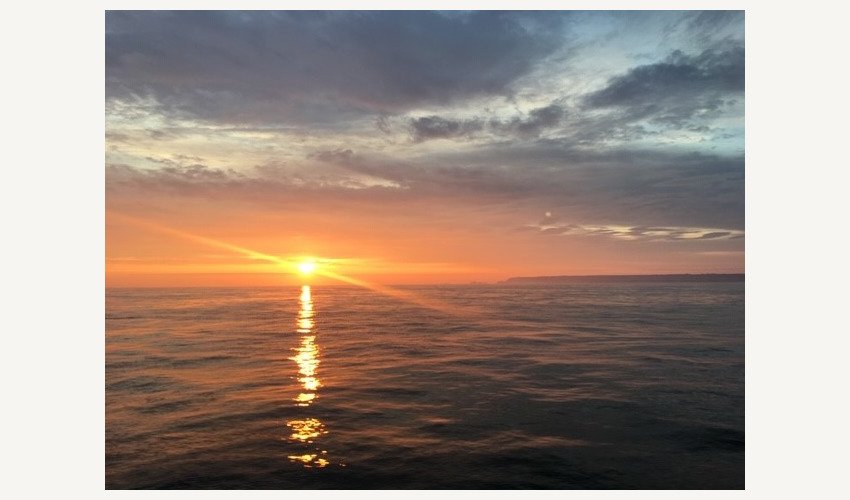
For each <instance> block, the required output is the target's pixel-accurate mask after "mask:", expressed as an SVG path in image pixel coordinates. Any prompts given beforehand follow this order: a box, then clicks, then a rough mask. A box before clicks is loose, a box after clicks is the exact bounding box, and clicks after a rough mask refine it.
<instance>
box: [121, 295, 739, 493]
mask: <svg viewBox="0 0 850 500" xmlns="http://www.w3.org/2000/svg"><path fill="white" fill-rule="evenodd" d="M404 291H405V294H406V297H403V298H409V297H415V298H417V301H416V303H414V302H410V301H409V300H403V298H398V297H392V296H387V295H385V294H381V293H377V292H373V291H370V290H366V289H361V288H354V287H322V286H313V287H306V286H305V287H282V288H255V289H235V288H229V289H225V288H221V289H203V288H187V289H108V290H107V292H106V339H105V341H106V436H105V439H106V471H105V476H106V487H107V488H109V489H137V488H154V489H166V488H190V489H200V488H216V489H229V488H237V489H277V488H280V489H300V488H332V489H355V488H358V489H359V488H369V489H385V488H392V489H442V488H452V489H472V488H474V489H503V488H534V489H538V488H540V489H543V488H546V489H553V488H554V489H740V488H743V487H744V284H743V283H668V284H665V283H647V284H641V283H628V284H617V283H605V284H567V285H545V286H541V285H525V286H504V285H480V286H478V285H475V286H473V285H470V286H417V287H405V288H404ZM423 303H426V304H438V305H439V307H435V308H426V307H422V306H421V305H420V304H423Z"/></svg>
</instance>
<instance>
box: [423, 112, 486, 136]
mask: <svg viewBox="0 0 850 500" xmlns="http://www.w3.org/2000/svg"><path fill="white" fill-rule="evenodd" d="M483 128H484V123H483V122H482V121H481V120H479V119H477V118H475V119H472V120H449V119H446V118H441V117H439V116H424V117H422V118H416V119H413V120H411V121H410V135H411V138H412V139H413V142H423V141H427V140H431V139H453V138H458V137H469V136H470V135H472V134H473V133H475V132H478V131H480V130H482V129H483Z"/></svg>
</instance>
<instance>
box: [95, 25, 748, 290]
mask: <svg viewBox="0 0 850 500" xmlns="http://www.w3.org/2000/svg"><path fill="white" fill-rule="evenodd" d="M106 195H107V225H106V243H107V248H106V257H107V262H106V270H107V285H108V286H134V285H144V286H169V285H178V286H179V285H246V286H248V285H269V284H284V283H297V282H301V281H302V280H303V279H304V276H299V275H298V273H297V272H294V273H293V270H295V269H297V263H298V262H303V261H304V260H310V259H312V260H311V262H315V265H316V270H317V271H320V270H322V269H327V270H330V271H332V272H333V273H336V274H338V275H344V276H353V277H356V278H357V279H362V280H368V281H371V282H377V283H386V284H392V283H434V282H446V283H453V282H454V283H465V282H470V281H493V280H499V279H504V278H507V277H510V276H518V275H545V274H550V275H554V274H643V273H686V272H695V273H703V272H743V268H744V15H743V12H724V11H708V12H695V11H688V12H668V11H653V12H650V11H647V12H616V11H593V12H414V11H396V12H377V11H371V12H342V11H340V12H303V11H301V12H238V11H226V12H151V11H134V12H118V11H113V12H108V13H107V16H106ZM269 256H272V258H271V259H270V258H267V257H269ZM275 259H280V261H282V262H285V263H293V264H292V265H281V263H280V262H278V261H277V260H275ZM314 279H316V280H319V279H321V278H320V277H315V278H314Z"/></svg>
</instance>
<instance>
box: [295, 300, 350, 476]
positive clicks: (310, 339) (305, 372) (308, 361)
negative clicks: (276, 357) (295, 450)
mask: <svg viewBox="0 0 850 500" xmlns="http://www.w3.org/2000/svg"><path fill="white" fill-rule="evenodd" d="M300 305H301V308H300V309H299V311H298V319H297V320H296V322H295V324H296V326H297V329H296V331H297V332H298V334H299V335H301V343H300V344H299V345H298V347H295V348H293V351H295V355H294V356H292V357H291V358H289V359H290V360H292V361H295V363H296V364H297V365H298V376H297V378H298V382H299V383H300V384H301V392H300V393H299V394H298V395H297V396H295V397H294V398H293V401H294V403H295V406H299V407H309V406H310V405H312V404H313V403H315V402H316V400H317V399H318V396H317V392H318V390H319V388H320V387H321V386H322V383H321V381H319V378H318V377H317V371H318V369H319V363H320V361H319V346H318V345H317V344H316V333H315V329H316V323H315V320H314V317H315V313H314V311H313V297H312V294H311V291H310V286H309V285H304V286H302V287H301V297H300ZM286 426H287V427H289V430H290V434H289V441H290V442H292V443H297V444H299V445H300V446H301V447H303V448H305V449H302V450H301V451H302V452H301V453H299V454H293V455H288V456H287V458H289V460H290V461H292V462H295V463H300V464H302V465H303V466H304V467H310V468H312V467H318V468H321V467H326V466H327V465H329V464H330V462H329V461H328V459H327V458H326V456H327V453H328V452H327V450H322V449H321V448H320V447H316V446H315V443H314V441H315V440H316V439H318V438H320V437H321V436H323V435H325V434H327V433H328V430H327V428H326V427H325V424H324V423H322V422H321V421H320V420H319V419H317V418H314V417H308V418H302V419H295V420H289V421H287V422H286ZM307 445H310V449H309V450H307V449H306V447H307ZM340 465H343V464H340Z"/></svg>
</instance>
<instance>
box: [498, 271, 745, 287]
mask: <svg viewBox="0 0 850 500" xmlns="http://www.w3.org/2000/svg"><path fill="white" fill-rule="evenodd" d="M736 281H744V274H743V273H736V274H616V275H615V274H598V275H586V276H517V277H513V278H508V279H506V280H504V281H500V282H499V283H500V284H509V285H515V284H536V283H547V284H550V283H683V282H700V283H715V282H736Z"/></svg>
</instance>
